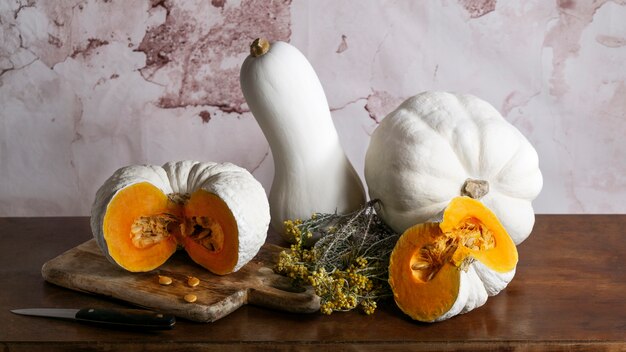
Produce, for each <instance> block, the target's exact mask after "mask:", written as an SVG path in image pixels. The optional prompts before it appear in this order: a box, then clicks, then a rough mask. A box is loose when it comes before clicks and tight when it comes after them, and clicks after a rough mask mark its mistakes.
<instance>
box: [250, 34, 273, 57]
mask: <svg viewBox="0 0 626 352" xmlns="http://www.w3.org/2000/svg"><path fill="white" fill-rule="evenodd" d="M269 50H270V42H268V41H267V39H265V38H256V39H255V40H254V41H253V42H252V44H250V55H252V56H253V57H259V56H262V55H265V53H267V52H268V51H269Z"/></svg>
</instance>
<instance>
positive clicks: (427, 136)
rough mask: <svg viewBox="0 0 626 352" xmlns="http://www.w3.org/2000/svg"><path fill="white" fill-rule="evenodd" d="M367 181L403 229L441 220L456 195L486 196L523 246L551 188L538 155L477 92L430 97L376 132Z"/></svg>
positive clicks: (383, 211)
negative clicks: (539, 200) (537, 202)
mask: <svg viewBox="0 0 626 352" xmlns="http://www.w3.org/2000/svg"><path fill="white" fill-rule="evenodd" d="M365 180H366V183H367V186H368V189H369V195H370V198H372V199H380V201H381V205H380V208H379V211H378V213H379V215H380V216H381V218H382V219H383V220H384V221H385V222H386V223H387V224H388V225H389V226H390V227H391V228H392V229H394V230H395V231H397V232H399V233H402V232H404V231H405V230H406V229H407V228H409V227H411V226H413V225H415V224H418V223H423V222H426V221H429V220H433V219H435V218H437V217H438V216H440V214H441V212H442V211H443V210H444V209H445V208H446V206H447V205H448V203H449V202H450V200H451V199H453V198H454V197H457V196H459V195H467V196H471V197H473V198H477V199H480V200H481V202H483V204H485V205H486V206H487V207H488V208H490V209H491V210H492V211H493V212H494V213H495V214H496V216H497V217H498V219H500V221H501V222H502V224H503V225H504V227H505V229H506V230H507V231H508V233H509V235H510V236H511V238H512V239H513V241H514V242H515V243H516V244H519V243H521V242H522V241H524V240H525V239H526V238H527V237H528V235H529V234H530V232H531V230H532V228H533V225H534V222H535V215H534V211H533V208H532V203H531V202H532V200H533V199H535V198H536V197H537V195H538V194H539V192H540V191H541V188H542V186H543V179H542V176H541V171H540V170H539V165H538V157H537V152H536V151H535V149H534V148H533V146H532V145H531V144H530V143H529V142H528V140H527V139H526V138H525V137H524V136H523V135H522V133H521V132H520V131H519V130H517V128H515V127H514V126H513V125H511V124H510V123H508V122H507V121H506V120H505V119H504V118H503V117H502V115H500V113H499V112H498V111H497V110H496V109H495V108H494V107H493V106H491V105H490V104H489V103H487V102H485V101H483V100H481V99H479V98H477V97H475V96H472V95H465V94H454V93H447V92H423V93H420V94H418V95H416V96H414V97H411V98H409V99H407V100H406V101H404V102H403V103H402V104H401V105H400V106H399V107H398V108H397V109H396V110H395V111H393V112H391V113H390V114H389V115H387V116H386V117H385V118H384V119H383V121H382V122H381V123H380V125H379V126H378V127H377V128H376V130H375V131H374V133H373V134H372V138H371V141H370V144H369V146H368V150H367V154H366V157H365Z"/></svg>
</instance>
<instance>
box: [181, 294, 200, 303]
mask: <svg viewBox="0 0 626 352" xmlns="http://www.w3.org/2000/svg"><path fill="white" fill-rule="evenodd" d="M183 299H184V300H185V301H187V302H189V303H193V302H195V301H196V300H197V299H198V296H196V295H194V294H191V293H189V294H186V295H185V297H183Z"/></svg>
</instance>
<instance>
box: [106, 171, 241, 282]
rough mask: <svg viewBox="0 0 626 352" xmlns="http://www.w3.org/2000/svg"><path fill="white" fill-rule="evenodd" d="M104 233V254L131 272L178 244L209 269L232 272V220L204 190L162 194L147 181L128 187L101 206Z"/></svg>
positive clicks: (154, 263) (152, 264)
mask: <svg viewBox="0 0 626 352" xmlns="http://www.w3.org/2000/svg"><path fill="white" fill-rule="evenodd" d="M104 238H105V240H106V244H107V248H108V251H109V255H110V256H111V257H112V258H113V259H114V260H115V262H116V263H118V264H119V265H120V266H121V267H123V268H124V269H126V270H128V271H132V272H145V271H150V270H153V269H156V268H158V267H159V266H161V265H162V264H163V263H165V261H166V260H167V259H168V258H169V257H170V256H171V255H172V254H173V253H174V252H175V251H176V249H177V247H178V245H179V244H180V245H182V246H183V247H184V248H185V250H186V251H187V253H188V254H189V256H190V257H191V258H192V259H193V260H194V261H195V262H196V263H198V264H199V265H201V266H203V267H204V268H206V269H208V270H209V271H211V272H213V273H215V274H219V275H224V274H228V273H230V272H232V269H233V268H234V267H235V265H236V263H237V259H238V250H239V248H238V246H239V242H238V241H239V239H238V228H237V222H236V221H235V218H234V216H233V214H232V212H231V211H230V209H229V208H228V206H227V205H226V203H225V202H224V201H223V200H222V199H220V198H219V197H218V196H216V195H214V194H212V193H209V192H207V191H204V190H198V191H196V192H194V193H193V194H192V195H190V196H189V195H169V196H168V195H166V194H164V193H163V192H162V191H161V190H160V189H159V188H157V187H155V186H154V185H152V184H150V183H147V182H142V183H136V184H133V185H131V186H128V187H126V188H124V189H122V190H120V191H119V192H118V193H117V194H116V195H115V196H114V197H113V199H112V200H111V202H110V203H109V205H108V206H107V211H106V214H105V217H104Z"/></svg>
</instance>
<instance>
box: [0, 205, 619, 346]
mask: <svg viewBox="0 0 626 352" xmlns="http://www.w3.org/2000/svg"><path fill="white" fill-rule="evenodd" d="M625 229H626V215H538V216H537V222H536V225H535V228H534V230H533V233H532V234H531V236H530V237H529V238H528V240H526V241H525V242H524V243H522V244H521V245H520V246H519V247H518V249H519V255H520V262H519V265H518V271H517V275H516V276H515V278H514V279H513V281H512V282H511V284H510V285H509V287H507V288H506V289H505V290H504V291H503V292H502V293H501V294H499V295H498V296H496V297H492V298H490V299H489V301H487V303H486V304H485V305H484V306H482V307H480V308H478V309H475V310H473V311H471V312H469V313H467V314H463V315H460V316H457V317H454V318H452V319H450V320H447V321H444V322H441V323H436V324H421V323H416V322H414V321H412V320H410V319H407V318H406V316H405V315H404V314H402V312H400V311H399V309H398V308H396V306H395V304H393V302H389V301H388V302H382V303H381V304H380V307H379V309H378V310H377V311H376V313H375V314H374V315H372V316H365V315H363V314H361V313H359V312H347V313H333V314H332V315H330V316H324V315H321V314H318V313H314V314H297V313H289V312H285V311H279V310H275V309H266V308H263V307H258V306H255V305H245V306H243V307H241V308H239V309H237V310H236V311H235V312H233V313H231V314H229V315H227V316H225V317H224V318H222V319H219V320H217V321H215V322H214V323H211V324H205V323H195V322H192V321H187V320H184V319H180V320H179V321H178V323H177V324H176V328H175V329H173V330H172V331H165V332H159V333H150V334H145V333H144V334H141V333H137V332H131V331H122V330H111V329H101V328H97V327H93V326H88V325H81V324H77V323H75V322H71V321H63V320H50V319H43V318H36V317H23V316H17V315H15V314H11V313H10V312H9V311H8V309H16V308H25V307H58V308H71V307H86V306H95V307H128V304H127V303H126V302H124V301H120V300H115V299H111V298H106V297H103V296H102V295H90V294H84V293H79V292H76V291H72V290H68V289H64V288H62V287H59V286H56V285H52V284H49V283H47V282H45V281H44V280H43V279H42V277H41V273H40V269H41V266H42V265H43V264H44V263H45V262H46V261H48V260H50V259H51V258H54V257H57V256H58V255H59V254H61V253H63V252H64V251H66V250H67V249H69V248H73V247H75V246H77V245H79V244H81V243H83V242H85V241H87V240H88V239H90V238H91V232H90V229H89V223H88V219H87V218H0V239H1V240H2V244H1V245H0V283H2V289H1V290H0V308H2V309H0V350H1V351H68V350H69V351H85V350H88V351H108V350H126V351H145V350H151V351H170V352H175V351H258V350H272V351H294V350H297V351H325V350H328V351H354V350H363V351H405V350H411V351H420V350H425V351H469V350H479V351H502V350H506V351H626V304H625V303H624V302H625V298H626V265H624V263H623V262H624V258H626V237H625V235H626V230H625ZM271 241H274V243H278V242H277V241H279V240H278V238H277V237H271Z"/></svg>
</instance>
